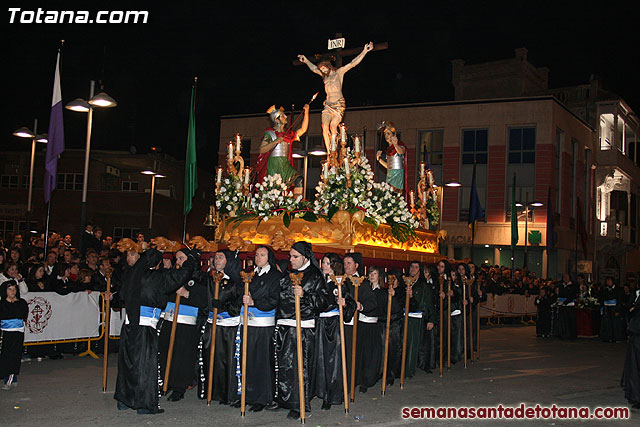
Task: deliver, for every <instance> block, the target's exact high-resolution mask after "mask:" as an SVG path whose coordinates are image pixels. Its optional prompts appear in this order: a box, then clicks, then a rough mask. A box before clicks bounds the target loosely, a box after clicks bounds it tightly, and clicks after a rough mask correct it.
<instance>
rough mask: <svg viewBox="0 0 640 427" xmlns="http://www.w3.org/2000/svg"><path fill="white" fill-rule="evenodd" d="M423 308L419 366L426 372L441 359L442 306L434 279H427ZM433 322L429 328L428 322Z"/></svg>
mask: <svg viewBox="0 0 640 427" xmlns="http://www.w3.org/2000/svg"><path fill="white" fill-rule="evenodd" d="M425 280H426V285H425V288H424V295H423V297H422V299H423V301H424V302H423V308H424V314H423V319H424V327H423V329H422V341H421V345H420V349H419V351H418V363H417V366H418V368H420V369H422V370H423V371H425V372H431V371H432V370H433V369H435V368H436V366H437V363H438V361H439V348H440V347H439V343H438V340H439V339H440V336H439V329H438V328H439V327H440V325H438V321H439V317H440V311H439V310H440V306H439V305H438V304H439V301H440V298H438V293H439V291H440V289H439V288H436V286H435V283H434V281H433V279H431V278H430V279H425ZM428 323H433V328H432V329H431V330H427V324H428Z"/></svg>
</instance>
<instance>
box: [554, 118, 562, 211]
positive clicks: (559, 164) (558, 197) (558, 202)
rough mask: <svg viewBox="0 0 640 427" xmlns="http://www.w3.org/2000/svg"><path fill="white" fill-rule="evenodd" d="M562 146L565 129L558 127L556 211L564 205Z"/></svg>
mask: <svg viewBox="0 0 640 427" xmlns="http://www.w3.org/2000/svg"><path fill="white" fill-rule="evenodd" d="M562 147H564V131H563V130H562V129H560V128H557V129H556V150H555V151H556V153H555V154H556V200H555V202H556V208H555V212H556V213H558V214H559V213H560V209H561V206H562V196H561V191H560V188H561V185H562Z"/></svg>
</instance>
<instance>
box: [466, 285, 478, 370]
mask: <svg viewBox="0 0 640 427" xmlns="http://www.w3.org/2000/svg"><path fill="white" fill-rule="evenodd" d="M474 281H475V277H471V278H470V279H469V287H468V290H469V294H468V297H469V342H470V343H471V361H472V362H475V361H476V352H475V351H473V304H472V303H471V286H473V282H474Z"/></svg>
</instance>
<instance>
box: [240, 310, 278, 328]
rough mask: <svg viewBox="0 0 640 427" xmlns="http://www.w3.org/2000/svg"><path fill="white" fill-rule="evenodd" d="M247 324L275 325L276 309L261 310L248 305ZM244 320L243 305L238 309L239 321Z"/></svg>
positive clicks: (259, 325) (258, 325)
mask: <svg viewBox="0 0 640 427" xmlns="http://www.w3.org/2000/svg"><path fill="white" fill-rule="evenodd" d="M247 318H248V321H247V326H257V327H266V326H275V325H276V310H275V309H273V310H269V311H262V310H258V309H257V308H256V307H249V314H248V315H247ZM243 320H244V305H243V306H242V308H241V309H240V323H242V321H243Z"/></svg>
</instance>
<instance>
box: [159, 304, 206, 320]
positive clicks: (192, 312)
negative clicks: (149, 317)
mask: <svg viewBox="0 0 640 427" xmlns="http://www.w3.org/2000/svg"><path fill="white" fill-rule="evenodd" d="M175 309H176V303H174V302H168V303H167V306H166V307H165V309H164V311H163V312H162V318H163V319H164V320H166V321H167V322H173V313H174V312H175ZM197 318H198V307H194V306H191V305H183V304H180V307H179V308H178V323H182V324H183V325H195V324H196V320H197Z"/></svg>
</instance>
